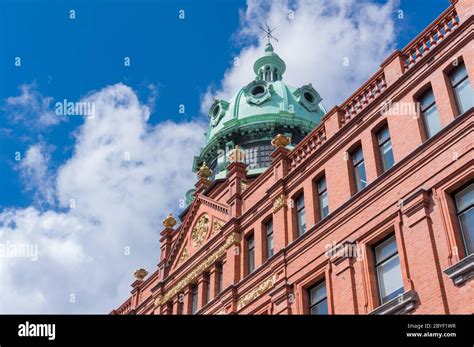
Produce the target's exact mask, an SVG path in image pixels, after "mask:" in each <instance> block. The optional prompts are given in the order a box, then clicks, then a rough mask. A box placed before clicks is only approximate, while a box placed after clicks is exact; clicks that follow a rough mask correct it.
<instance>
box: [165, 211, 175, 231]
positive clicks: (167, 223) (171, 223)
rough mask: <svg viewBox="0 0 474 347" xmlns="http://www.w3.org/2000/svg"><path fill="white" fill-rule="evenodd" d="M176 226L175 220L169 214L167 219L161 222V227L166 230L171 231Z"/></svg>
mask: <svg viewBox="0 0 474 347" xmlns="http://www.w3.org/2000/svg"><path fill="white" fill-rule="evenodd" d="M175 225H176V219H174V217H173V215H172V214H171V213H170V214H169V215H168V217H166V218H165V219H164V220H163V226H164V227H165V228H168V229H172V228H173V227H174V226H175Z"/></svg>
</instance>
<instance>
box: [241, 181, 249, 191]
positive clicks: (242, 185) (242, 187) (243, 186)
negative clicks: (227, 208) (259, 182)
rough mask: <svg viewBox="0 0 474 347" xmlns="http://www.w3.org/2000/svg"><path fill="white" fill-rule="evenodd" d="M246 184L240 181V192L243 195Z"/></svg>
mask: <svg viewBox="0 0 474 347" xmlns="http://www.w3.org/2000/svg"><path fill="white" fill-rule="evenodd" d="M248 186H249V185H248V183H247V182H245V181H240V191H241V192H242V193H243V192H245V191H246V190H247V187H248Z"/></svg>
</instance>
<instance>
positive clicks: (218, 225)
mask: <svg viewBox="0 0 474 347" xmlns="http://www.w3.org/2000/svg"><path fill="white" fill-rule="evenodd" d="M223 226H224V222H221V221H219V220H215V221H214V223H213V224H212V235H214V234H217V233H218V232H219V231H221V229H222V227H223Z"/></svg>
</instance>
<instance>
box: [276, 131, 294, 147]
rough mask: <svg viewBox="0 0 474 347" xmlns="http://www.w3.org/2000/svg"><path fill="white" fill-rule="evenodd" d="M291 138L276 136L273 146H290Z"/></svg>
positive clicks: (281, 135)
mask: <svg viewBox="0 0 474 347" xmlns="http://www.w3.org/2000/svg"><path fill="white" fill-rule="evenodd" d="M290 141H291V140H290V138H289V137H288V136H285V135H283V134H278V135H277V136H275V138H274V139H273V140H272V146H273V147H276V148H278V147H286V146H288V145H289V144H290Z"/></svg>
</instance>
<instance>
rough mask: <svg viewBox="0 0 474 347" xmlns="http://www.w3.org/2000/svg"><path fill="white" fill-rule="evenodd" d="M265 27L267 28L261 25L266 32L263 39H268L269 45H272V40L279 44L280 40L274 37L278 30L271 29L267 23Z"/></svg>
mask: <svg viewBox="0 0 474 347" xmlns="http://www.w3.org/2000/svg"><path fill="white" fill-rule="evenodd" d="M265 26H266V28H264V27H262V26H261V25H260V29H262V30H263V31H264V32H265V35H264V36H263V37H262V39H264V38H265V37H266V38H267V39H268V44H270V40H271V39H274V40H275V41H276V42H278V39H277V38H276V37H275V36H273V35H272V32H274V31H275V29H276V28H273V29H271V28H270V26H269V25H268V24H267V22H265Z"/></svg>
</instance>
